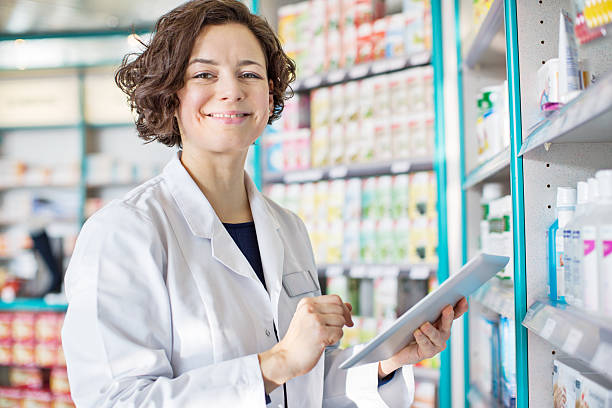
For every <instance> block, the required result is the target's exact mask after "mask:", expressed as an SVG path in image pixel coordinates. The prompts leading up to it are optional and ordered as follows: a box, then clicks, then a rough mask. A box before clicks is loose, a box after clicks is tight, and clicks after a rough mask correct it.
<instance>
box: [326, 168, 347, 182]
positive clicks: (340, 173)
mask: <svg viewBox="0 0 612 408" xmlns="http://www.w3.org/2000/svg"><path fill="white" fill-rule="evenodd" d="M347 174H348V168H347V167H346V166H337V167H332V168H331V169H329V178H330V179H337V178H344V177H346V175H347Z"/></svg>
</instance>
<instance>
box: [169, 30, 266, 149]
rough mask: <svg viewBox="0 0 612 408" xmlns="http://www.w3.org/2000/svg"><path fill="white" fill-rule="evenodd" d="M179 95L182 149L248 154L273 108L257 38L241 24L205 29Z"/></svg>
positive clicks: (262, 55)
mask: <svg viewBox="0 0 612 408" xmlns="http://www.w3.org/2000/svg"><path fill="white" fill-rule="evenodd" d="M177 95H178V98H179V101H180V103H179V107H178V109H177V112H176V117H177V119H178V124H179V128H180V131H181V139H182V142H183V148H184V149H186V150H187V149H196V150H199V151H206V152H213V153H238V152H242V153H244V152H246V150H247V149H248V147H249V146H250V145H251V144H253V142H254V141H255V140H256V139H257V138H258V137H259V135H261V133H262V132H263V130H264V128H265V127H266V124H267V123H268V118H269V116H270V111H271V109H272V108H273V99H272V95H271V94H270V91H269V85H268V78H267V75H266V59H265V56H264V53H263V50H262V48H261V46H260V45H259V42H258V41H257V38H256V37H255V36H254V35H253V33H252V32H251V31H250V30H249V29H248V28H247V27H245V26H243V25H241V24H225V25H217V26H209V27H206V28H205V29H204V30H202V32H201V33H200V34H199V35H198V37H197V39H196V42H195V44H194V46H193V50H192V52H191V56H190V58H189V63H188V66H187V70H186V72H185V85H184V86H183V88H182V89H181V90H179V91H178V93H177Z"/></svg>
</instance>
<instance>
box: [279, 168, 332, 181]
mask: <svg viewBox="0 0 612 408" xmlns="http://www.w3.org/2000/svg"><path fill="white" fill-rule="evenodd" d="M322 178H323V172H322V171H321V170H306V171H298V172H295V173H289V174H286V175H285V177H284V180H285V183H287V184H289V183H304V182H307V181H319V180H321V179H322Z"/></svg>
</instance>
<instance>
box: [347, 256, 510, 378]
mask: <svg viewBox="0 0 612 408" xmlns="http://www.w3.org/2000/svg"><path fill="white" fill-rule="evenodd" d="M509 260H510V258H508V257H507V256H498V255H490V254H484V253H480V254H479V255H477V256H476V257H475V258H474V259H472V260H470V261H469V262H468V263H467V264H465V265H464V266H463V268H461V270H460V271H459V272H458V273H456V274H454V275H453V276H451V277H449V278H448V279H447V280H446V281H444V282H443V283H442V284H441V285H440V286H439V287H438V288H437V289H436V290H434V291H433V292H431V293H430V294H428V295H427V296H425V297H424V298H423V299H421V300H420V301H419V302H418V303H417V304H416V305H414V306H413V307H411V308H410V309H409V310H407V311H406V312H405V313H404V314H402V315H401V316H400V317H398V318H397V320H396V321H395V322H394V323H393V324H392V325H391V326H390V327H389V328H388V329H387V330H385V331H384V332H382V333H380V334H379V335H378V336H376V337H375V338H374V339H372V340H371V341H370V342H369V343H367V344H366V345H365V347H364V348H363V349H361V350H360V351H359V352H357V353H355V354H354V355H352V356H351V357H350V358H348V359H347V360H346V361H344V362H343V363H342V364H341V365H340V368H345V369H346V368H350V367H353V366H357V365H362V364H367V363H374V362H376V361H381V360H385V359H387V358H389V357H391V356H392V355H394V354H395V353H396V352H398V351H399V350H401V349H402V348H403V347H405V346H406V345H407V344H408V343H410V342H412V341H413V340H414V336H413V333H414V331H415V330H416V329H418V328H419V327H421V325H422V324H423V323H425V322H431V323H433V322H435V321H436V320H438V318H439V317H440V313H441V312H442V309H444V307H445V306H446V305H453V306H454V305H455V304H456V303H457V302H458V301H459V300H460V299H461V298H462V297H464V296H465V297H466V298H467V297H468V296H469V295H470V294H471V293H473V292H474V291H475V290H476V289H478V288H479V287H480V286H481V285H482V284H484V283H485V282H486V281H488V280H489V279H491V278H492V277H493V276H494V275H495V274H496V273H497V272H499V271H500V270H501V269H502V268H503V267H504V266H506V264H507V263H508V261H509Z"/></svg>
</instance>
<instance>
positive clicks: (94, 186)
mask: <svg viewBox="0 0 612 408" xmlns="http://www.w3.org/2000/svg"><path fill="white" fill-rule="evenodd" d="M145 181H146V180H134V181H125V182H119V181H116V182H108V183H88V184H87V188H88V189H91V190H93V189H101V188H117V187H136V186H137V185H139V184H141V183H144V182H145Z"/></svg>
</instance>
